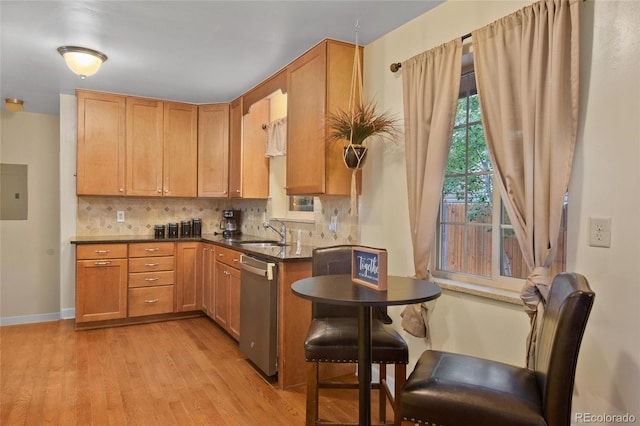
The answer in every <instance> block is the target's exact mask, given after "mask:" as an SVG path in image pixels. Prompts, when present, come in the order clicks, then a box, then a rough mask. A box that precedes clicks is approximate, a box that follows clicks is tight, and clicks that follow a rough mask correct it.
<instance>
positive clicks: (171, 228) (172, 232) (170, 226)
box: [167, 223, 178, 238]
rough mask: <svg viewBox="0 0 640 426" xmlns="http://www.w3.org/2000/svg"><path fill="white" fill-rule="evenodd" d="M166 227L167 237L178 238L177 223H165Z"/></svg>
mask: <svg viewBox="0 0 640 426" xmlns="http://www.w3.org/2000/svg"><path fill="white" fill-rule="evenodd" d="M167 228H168V229H169V235H168V236H169V238H178V224H177V223H170V224H168V225H167Z"/></svg>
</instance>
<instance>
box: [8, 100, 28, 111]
mask: <svg viewBox="0 0 640 426" xmlns="http://www.w3.org/2000/svg"><path fill="white" fill-rule="evenodd" d="M4 107H5V109H6V110H7V111H11V112H20V111H22V109H23V108H24V101H23V100H22V99H16V98H6V99H5V100H4Z"/></svg>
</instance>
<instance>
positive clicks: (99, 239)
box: [71, 234, 314, 262]
mask: <svg viewBox="0 0 640 426" xmlns="http://www.w3.org/2000/svg"><path fill="white" fill-rule="evenodd" d="M153 241H156V242H169V243H175V242H186V241H196V242H203V243H211V244H215V245H218V246H221V247H227V248H230V249H233V250H237V251H239V252H242V253H246V254H249V255H254V256H257V257H261V258H266V259H270V260H273V261H276V262H306V261H311V252H312V250H313V249H314V247H313V246H305V245H302V246H301V247H300V253H296V251H297V250H296V248H297V246H296V243H295V242H293V243H292V244H289V245H286V246H284V247H281V246H273V247H245V246H243V245H242V244H241V243H242V242H247V241H269V240H267V239H265V238H263V237H258V236H255V235H240V236H237V237H234V238H233V239H232V240H227V239H224V238H222V236H221V235H215V234H202V236H201V237H189V238H155V237H154V236H153V235H107V236H86V237H82V236H77V237H74V238H72V239H71V244H117V243H148V242H153Z"/></svg>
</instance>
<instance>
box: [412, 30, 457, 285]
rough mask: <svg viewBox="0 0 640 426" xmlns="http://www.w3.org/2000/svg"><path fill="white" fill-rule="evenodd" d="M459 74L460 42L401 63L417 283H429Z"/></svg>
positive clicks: (452, 42)
mask: <svg viewBox="0 0 640 426" xmlns="http://www.w3.org/2000/svg"><path fill="white" fill-rule="evenodd" d="M461 73H462V40H461V39H455V40H453V41H450V42H449V43H446V44H443V45H441V46H438V47H436V48H434V49H431V50H429V51H427V52H424V53H421V54H419V55H417V56H414V57H413V58H411V59H408V60H406V61H404V62H403V63H402V84H403V101H404V126H405V150H406V163H407V190H408V191H407V192H408V196H409V224H410V226H411V242H412V244H413V262H414V267H415V275H416V277H417V278H429V279H431V276H430V275H431V274H430V273H429V260H430V259H431V250H432V249H433V241H434V237H435V231H436V220H437V218H438V208H439V206H440V197H441V196H442V184H443V182H444V172H445V169H446V166H447V157H448V155H449V147H450V146H451V136H452V134H453V122H454V119H455V115H456V106H457V104H458V94H459V89H460V74H461Z"/></svg>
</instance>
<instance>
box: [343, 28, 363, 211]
mask: <svg viewBox="0 0 640 426" xmlns="http://www.w3.org/2000/svg"><path fill="white" fill-rule="evenodd" d="M359 29H360V22H359V21H356V25H355V31H356V46H355V50H354V54H353V70H352V71H351V89H350V91H349V114H350V118H351V122H352V123H353V121H354V120H355V118H356V114H357V111H358V110H359V109H360V110H361V109H362V66H361V64H360V49H359V42H358V30H359ZM366 154H367V148H366V147H365V146H363V145H360V144H354V143H353V126H352V127H351V133H350V135H349V145H347V146H346V147H345V150H344V155H343V157H342V159H343V160H344V163H345V165H346V166H347V167H348V168H350V169H352V172H351V216H357V215H358V192H357V185H356V183H357V175H358V170H359V169H360V168H362V165H363V162H364V159H365V156H366ZM354 159H355V163H354Z"/></svg>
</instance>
